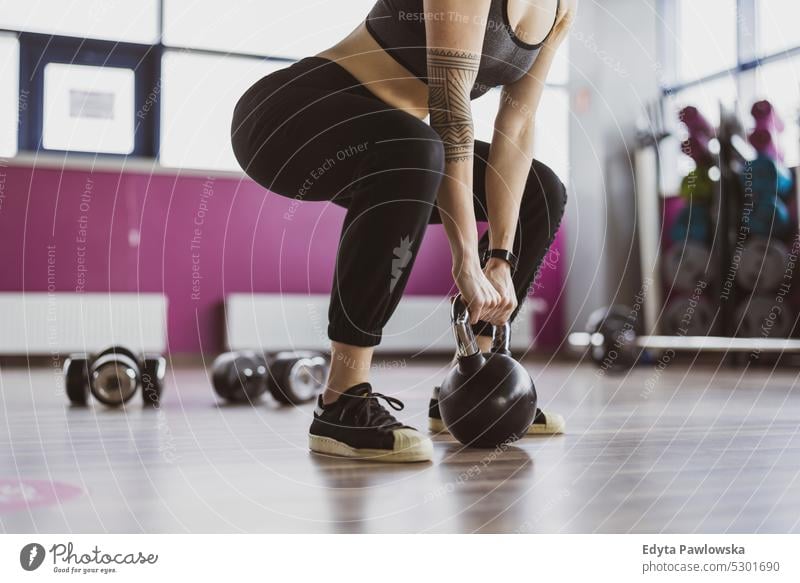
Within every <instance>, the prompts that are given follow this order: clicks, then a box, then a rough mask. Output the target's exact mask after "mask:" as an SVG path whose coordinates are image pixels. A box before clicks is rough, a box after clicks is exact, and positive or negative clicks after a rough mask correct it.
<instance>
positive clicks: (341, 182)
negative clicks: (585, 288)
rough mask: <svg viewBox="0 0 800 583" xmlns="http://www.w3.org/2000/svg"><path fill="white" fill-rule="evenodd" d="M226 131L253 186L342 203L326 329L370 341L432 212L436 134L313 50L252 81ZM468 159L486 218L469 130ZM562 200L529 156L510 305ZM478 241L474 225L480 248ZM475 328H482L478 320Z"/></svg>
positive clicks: (478, 147) (528, 278)
mask: <svg viewBox="0 0 800 583" xmlns="http://www.w3.org/2000/svg"><path fill="white" fill-rule="evenodd" d="M231 133H232V142H233V150H234V153H235V154H236V158H237V160H238V161H239V163H240V164H241V166H242V168H243V169H244V171H245V172H246V173H247V174H248V175H249V176H250V177H251V178H252V179H253V180H255V181H256V182H258V183H259V184H260V185H262V186H264V187H265V188H267V189H269V190H270V191H272V192H274V193H277V194H280V195H282V196H285V197H288V198H293V199H296V200H298V201H302V200H309V201H320V200H327V201H331V202H333V203H335V204H337V205H340V206H342V207H344V208H346V209H347V214H346V217H345V220H344V225H343V227H342V233H341V237H340V241H339V248H338V253H337V259H336V268H335V275H334V282H333V289H332V292H331V302H330V309H329V315H328V318H329V323H328V335H329V337H330V339H331V340H334V341H337V342H343V343H346V344H351V345H355V346H375V345H377V344H379V343H380V340H381V333H382V330H383V327H384V325H385V324H386V322H387V321H388V320H389V318H390V317H391V315H392V313H393V312H394V309H395V308H396V307H397V304H398V302H399V300H400V297H401V296H402V294H403V289H404V288H405V284H406V281H407V279H408V276H409V273H410V272H411V268H412V266H413V264H414V260H415V258H416V254H417V251H418V249H419V246H420V243H421V242H422V238H423V235H424V233H425V229H426V227H427V225H428V224H430V223H440V222H441V219H440V218H439V212H438V209H437V207H436V195H437V191H438V188H439V183H440V181H441V176H442V173H443V170H444V151H443V147H442V143H441V140H440V139H439V136H438V134H437V133H436V132H435V131H434V130H433V129H431V127H430V126H429V125H428V124H426V123H425V122H423V121H421V120H419V119H417V118H416V117H414V116H412V115H410V114H408V113H406V112H404V111H401V110H398V109H396V108H393V107H391V106H389V105H388V104H386V103H385V102H383V101H382V100H380V99H378V98H377V97H376V96H375V95H373V94H372V93H370V92H369V90H367V89H366V88H365V87H364V86H362V85H361V84H359V82H358V80H357V79H355V78H354V77H353V76H352V75H351V74H350V73H349V72H348V71H347V70H346V69H344V68H343V67H341V66H340V65H338V64H336V63H334V62H332V61H329V60H327V59H323V58H320V57H309V58H305V59H303V60H301V61H298V62H296V63H294V64H292V65H291V66H289V67H287V68H286V69H282V70H280V71H276V72H274V73H272V74H270V75H268V76H266V77H264V78H263V79H261V80H259V81H258V82H256V83H255V84H254V85H253V86H252V87H251V88H250V89H248V90H247V91H246V92H245V94H244V95H243V96H242V97H241V99H240V100H239V102H238V104H237V105H236V108H235V111H234V115H233V122H232V128H231ZM474 159H475V165H474V185H473V190H474V197H473V202H474V205H475V215H476V217H477V219H478V220H479V221H485V220H486V188H485V175H486V164H487V161H488V159H489V144H487V143H486V142H480V141H476V142H475V157H474ZM565 203H566V193H565V189H564V185H563V184H562V183H561V181H560V180H559V179H558V177H557V176H556V175H555V173H554V172H553V171H552V170H550V169H549V168H548V167H547V166H545V165H544V164H542V163H540V162H538V161H535V162H534V163H533V166H532V168H531V170H530V174H529V175H528V181H527V184H526V187H525V192H524V195H523V197H522V203H521V208H520V217H519V224H518V229H517V235H516V239H515V242H514V252H515V254H516V255H517V256H518V257H519V265H518V269H517V271H516V273H515V274H514V278H513V279H514V285H515V289H516V290H517V297H518V300H519V303H520V305H521V304H522V302H523V301H524V300H525V297H526V296H527V295H528V289H529V287H530V285H531V282H532V281H533V278H534V277H535V275H536V270H537V269H538V266H539V264H540V263H541V261H542V259H543V257H544V255H545V253H546V251H547V249H548V247H549V246H550V243H551V242H552V240H553V237H554V236H555V232H556V229H557V228H558V225H559V223H560V222H561V217H562V215H563V213H564V205H565ZM487 245H488V235H484V237H483V239H481V241H480V247H481V249H485V248H486V246H487ZM442 268H443V269H446V267H445V266H442ZM518 310H519V308H517V311H518ZM514 316H516V312H515V313H514ZM475 330H476V333H478V334H486V335H491V333H492V332H491V327H490V326H487V325H486V324H485V323H479V324H478V325H477V326H476V328H475Z"/></svg>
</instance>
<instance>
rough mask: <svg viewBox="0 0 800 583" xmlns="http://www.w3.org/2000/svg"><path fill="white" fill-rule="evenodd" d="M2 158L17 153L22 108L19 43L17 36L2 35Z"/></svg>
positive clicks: (0, 56) (0, 87) (0, 109)
mask: <svg viewBox="0 0 800 583" xmlns="http://www.w3.org/2000/svg"><path fill="white" fill-rule="evenodd" d="M0 78H2V79H4V80H6V81H4V82H3V83H0V156H14V155H15V154H16V153H17V123H18V115H17V111H18V109H19V107H20V105H21V104H20V100H19V97H18V92H19V86H18V79H19V42H18V41H17V37H16V35H13V34H0Z"/></svg>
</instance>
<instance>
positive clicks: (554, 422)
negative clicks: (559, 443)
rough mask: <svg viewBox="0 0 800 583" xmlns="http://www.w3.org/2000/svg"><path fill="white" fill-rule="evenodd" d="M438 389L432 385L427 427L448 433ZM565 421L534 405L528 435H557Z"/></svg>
mask: <svg viewBox="0 0 800 583" xmlns="http://www.w3.org/2000/svg"><path fill="white" fill-rule="evenodd" d="M439 390H440V387H433V396H432V397H431V400H430V402H429V403H428V429H430V431H431V432H432V433H448V431H447V427H445V425H444V421H442V414H441V413H440V412H439ZM565 425H566V423H565V422H564V418H563V417H562V416H561V415H559V414H558V413H545V412H544V411H542V410H541V409H539V407H536V415H534V417H533V423H531V426H530V427H528V432H527V434H528V435H559V434H561V433H564V427H565Z"/></svg>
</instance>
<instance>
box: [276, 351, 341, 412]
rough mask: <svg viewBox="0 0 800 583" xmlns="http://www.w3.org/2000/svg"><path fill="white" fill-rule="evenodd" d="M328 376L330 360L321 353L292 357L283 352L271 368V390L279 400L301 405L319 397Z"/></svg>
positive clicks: (288, 403)
mask: <svg viewBox="0 0 800 583" xmlns="http://www.w3.org/2000/svg"><path fill="white" fill-rule="evenodd" d="M306 354H308V353H306ZM327 376H328V361H327V359H325V357H323V356H321V355H319V354H316V355H309V356H300V357H291V356H290V355H289V354H286V353H281V357H280V358H276V359H275V360H274V361H273V363H272V366H271V368H270V377H269V381H268V384H269V390H270V392H271V393H272V396H273V397H274V398H275V399H276V400H277V401H279V402H281V403H284V404H287V405H299V404H301V403H307V402H309V401H313V400H314V399H315V398H316V397H317V395H318V394H319V392H320V391H321V390H322V389H323V388H324V387H325V381H326V379H327Z"/></svg>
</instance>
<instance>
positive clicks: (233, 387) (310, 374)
mask: <svg viewBox="0 0 800 583" xmlns="http://www.w3.org/2000/svg"><path fill="white" fill-rule="evenodd" d="M327 375H328V360H327V359H326V358H325V357H324V356H323V355H322V354H320V353H318V352H312V351H286V352H279V353H277V354H275V355H273V356H272V357H267V356H266V355H264V354H261V353H259V352H256V351H253V350H246V351H239V352H227V353H224V354H221V355H220V356H218V357H217V358H216V360H215V361H214V364H213V365H212V377H211V380H212V384H213V386H214V390H215V391H216V393H217V394H218V395H219V396H220V397H222V398H223V399H225V400H226V401H229V402H232V403H248V402H253V401H254V400H256V399H258V398H259V397H260V396H261V395H263V394H264V393H266V392H267V391H269V392H270V393H271V394H272V396H273V397H274V398H275V400H276V401H278V402H280V403H284V404H294V405H298V404H302V403H307V402H309V401H313V400H314V399H315V398H316V396H317V394H318V393H319V392H320V391H321V390H322V389H323V388H324V386H325V380H326V378H327Z"/></svg>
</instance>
